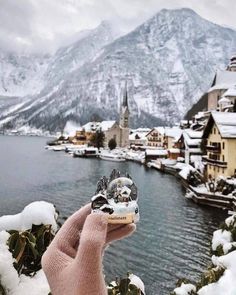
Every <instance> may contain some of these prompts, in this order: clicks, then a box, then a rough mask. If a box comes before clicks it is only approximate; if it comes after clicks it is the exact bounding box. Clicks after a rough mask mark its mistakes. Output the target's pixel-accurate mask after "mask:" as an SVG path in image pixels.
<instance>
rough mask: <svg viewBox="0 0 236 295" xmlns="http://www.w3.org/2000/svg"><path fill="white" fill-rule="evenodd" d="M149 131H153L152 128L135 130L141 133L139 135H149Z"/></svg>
mask: <svg viewBox="0 0 236 295" xmlns="http://www.w3.org/2000/svg"><path fill="white" fill-rule="evenodd" d="M149 131H151V128H138V129H135V130H133V132H139V133H141V132H142V133H148V132H149Z"/></svg>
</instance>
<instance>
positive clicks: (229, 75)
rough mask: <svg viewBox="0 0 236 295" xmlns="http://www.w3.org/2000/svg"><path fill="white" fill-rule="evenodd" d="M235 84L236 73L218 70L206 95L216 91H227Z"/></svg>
mask: <svg viewBox="0 0 236 295" xmlns="http://www.w3.org/2000/svg"><path fill="white" fill-rule="evenodd" d="M235 84H236V72H232V71H226V70H224V71H222V70H218V71H217V72H216V78H215V83H214V85H213V86H212V87H211V88H210V89H209V90H208V93H209V92H211V91H213V90H216V89H228V88H230V87H232V86H234V85H235Z"/></svg>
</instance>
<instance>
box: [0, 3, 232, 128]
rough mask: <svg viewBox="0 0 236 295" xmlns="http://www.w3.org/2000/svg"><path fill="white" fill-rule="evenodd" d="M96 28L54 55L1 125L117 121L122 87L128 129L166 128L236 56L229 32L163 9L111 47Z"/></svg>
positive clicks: (105, 27) (190, 15)
mask: <svg viewBox="0 0 236 295" xmlns="http://www.w3.org/2000/svg"><path fill="white" fill-rule="evenodd" d="M101 26H102V27H100V29H99V28H97V30H95V31H93V33H92V35H91V32H88V34H85V36H84V37H82V38H81V39H80V40H78V42H76V43H75V44H73V45H71V46H69V47H65V48H62V49H60V50H59V51H58V52H57V53H56V55H55V56H54V57H53V58H52V59H51V61H50V63H49V65H48V68H47V71H46V72H45V74H44V75H45V77H46V79H45V87H44V89H43V90H42V91H41V93H40V94H38V95H35V96H33V97H31V96H28V97H27V98H25V103H24V104H22V105H21V104H19V108H18V109H17V110H13V111H12V110H9V111H8V112H7V111H5V115H4V116H1V117H0V124H1V120H2V122H5V123H6V122H8V125H7V126H8V127H14V128H15V127H19V126H22V125H28V124H29V125H30V126H35V127H37V128H42V129H45V130H51V131H54V130H58V129H60V128H61V126H62V125H63V124H65V123H66V121H67V120H71V119H73V120H75V121H77V122H79V123H81V124H82V123H85V122H86V121H88V120H90V119H91V118H92V117H100V118H102V119H113V118H117V117H118V112H119V106H120V98H121V96H122V91H123V88H124V84H125V81H127V82H128V93H129V106H130V111H131V122H132V125H133V127H134V126H137V125H139V126H140V125H146V126H151V125H153V124H173V123H174V122H176V121H177V120H179V119H180V118H181V117H183V115H184V114H185V112H186V111H187V110H188V109H189V108H190V107H191V106H192V105H193V103H195V102H196V101H197V100H198V99H199V98H200V96H201V95H202V94H203V93H204V92H205V91H206V90H207V89H208V87H209V85H210V84H211V82H212V79H213V77H214V72H215V70H216V68H219V67H220V68H224V67H225V66H226V64H227V62H228V60H229V57H230V56H231V55H232V54H233V53H234V52H235V50H236V31H234V30H232V29H228V28H225V27H221V26H219V25H216V24H213V23H211V22H209V21H207V20H205V19H203V18H201V17H200V16H199V15H198V14H196V13H195V12H194V11H192V10H190V9H178V10H166V9H164V10H162V11H160V12H159V13H158V14H156V15H155V16H154V17H153V18H151V19H150V20H148V21H147V22H145V23H144V24H142V25H141V26H139V27H138V28H136V29H135V30H134V31H132V32H130V33H129V34H127V35H125V36H123V37H120V38H117V39H116V40H115V41H113V42H112V40H113V38H112V30H111V29H110V27H109V25H108V24H107V23H103V24H102V25H101ZM104 32H105V33H104ZM9 118H10V119H9ZM3 120H4V121H3ZM7 126H6V127H7Z"/></svg>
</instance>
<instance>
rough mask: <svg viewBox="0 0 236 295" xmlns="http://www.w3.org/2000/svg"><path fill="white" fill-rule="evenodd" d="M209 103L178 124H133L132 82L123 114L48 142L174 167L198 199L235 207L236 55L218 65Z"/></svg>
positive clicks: (76, 151) (77, 151) (78, 152)
mask: <svg viewBox="0 0 236 295" xmlns="http://www.w3.org/2000/svg"><path fill="white" fill-rule="evenodd" d="M203 98H204V99H206V100H207V101H206V104H207V109H206V110H204V111H200V112H198V113H196V114H195V115H194V116H193V117H192V119H191V120H181V121H180V123H179V124H175V125H174V126H173V127H163V126H160V127H153V128H138V129H135V130H133V129H130V128H129V117H130V110H129V102H128V93H127V85H126V88H125V91H124V96H123V98H122V102H121V107H120V120H119V122H116V121H115V120H114V121H101V122H88V123H87V124H85V125H84V126H82V127H80V128H79V129H77V130H76V132H75V134H74V135H73V136H68V137H66V136H65V135H61V136H60V137H59V138H58V139H56V140H53V141H51V142H49V143H48V145H47V146H46V148H47V149H50V150H53V151H66V152H68V153H70V154H72V155H73V156H74V157H99V158H101V159H103V160H110V161H116V162H117V161H118V162H119V161H125V160H130V161H135V162H139V163H141V164H144V165H146V166H147V167H149V168H153V169H157V170H159V171H162V172H165V173H170V174H172V175H175V176H176V177H177V178H179V179H180V181H181V183H182V185H183V186H184V187H185V188H186V197H187V198H190V199H192V200H193V201H195V202H196V203H199V204H203V205H208V206H213V207H217V208H222V209H227V210H234V209H235V207H236V153H235V151H236V55H234V56H232V58H231V59H230V62H229V65H228V67H227V68H226V69H225V70H217V72H216V74H215V77H214V80H213V83H212V85H211V87H210V89H209V90H208V91H207V93H205V94H204V95H203Z"/></svg>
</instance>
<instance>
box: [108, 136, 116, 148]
mask: <svg viewBox="0 0 236 295" xmlns="http://www.w3.org/2000/svg"><path fill="white" fill-rule="evenodd" d="M116 146H117V143H116V140H115V138H111V139H110V140H109V142H108V147H109V149H110V150H114V149H115V148H116Z"/></svg>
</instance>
